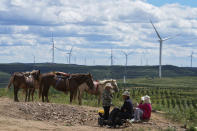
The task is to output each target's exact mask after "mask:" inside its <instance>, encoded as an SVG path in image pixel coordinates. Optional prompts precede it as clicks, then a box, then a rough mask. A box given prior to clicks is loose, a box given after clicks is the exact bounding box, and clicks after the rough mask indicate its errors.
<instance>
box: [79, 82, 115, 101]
mask: <svg viewBox="0 0 197 131" xmlns="http://www.w3.org/2000/svg"><path fill="white" fill-rule="evenodd" d="M107 83H111V85H112V87H113V88H112V91H114V92H118V91H119V89H118V85H117V82H116V80H114V79H110V80H102V81H94V89H90V88H89V87H88V86H87V85H86V83H83V84H81V85H80V86H79V89H78V101H79V105H81V104H82V96H83V92H84V91H86V92H87V93H89V94H92V95H96V96H98V105H100V101H101V96H102V93H103V91H104V89H105V85H106V84H107Z"/></svg>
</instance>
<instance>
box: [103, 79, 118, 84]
mask: <svg viewBox="0 0 197 131" xmlns="http://www.w3.org/2000/svg"><path fill="white" fill-rule="evenodd" d="M112 81H116V80H114V79H105V80H100V81H99V84H102V85H104V84H106V83H108V82H112Z"/></svg>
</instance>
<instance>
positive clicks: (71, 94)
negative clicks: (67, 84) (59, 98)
mask: <svg viewBox="0 0 197 131" xmlns="http://www.w3.org/2000/svg"><path fill="white" fill-rule="evenodd" d="M72 100H73V92H72V91H70V104H72Z"/></svg>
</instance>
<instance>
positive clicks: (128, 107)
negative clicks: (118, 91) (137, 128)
mask: <svg viewBox="0 0 197 131" xmlns="http://www.w3.org/2000/svg"><path fill="white" fill-rule="evenodd" d="M122 97H123V99H124V104H123V106H122V107H121V109H120V111H121V112H120V114H119V116H120V118H121V119H131V118H133V104H132V101H131V99H130V92H128V91H125V92H123V94H122Z"/></svg>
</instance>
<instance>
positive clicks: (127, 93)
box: [122, 91, 130, 96]
mask: <svg viewBox="0 0 197 131" xmlns="http://www.w3.org/2000/svg"><path fill="white" fill-rule="evenodd" d="M122 95H123V96H130V92H128V91H124V92H123V93H122Z"/></svg>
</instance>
